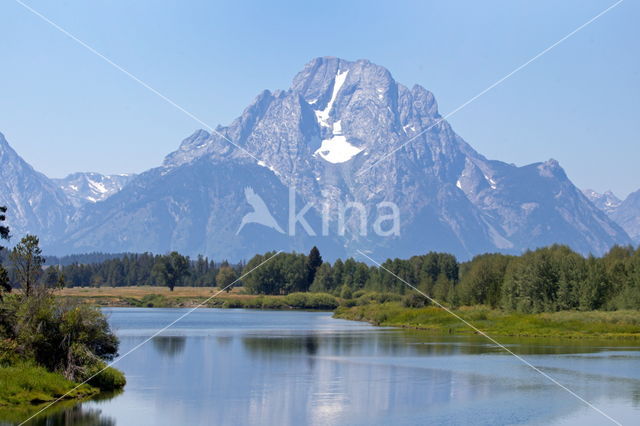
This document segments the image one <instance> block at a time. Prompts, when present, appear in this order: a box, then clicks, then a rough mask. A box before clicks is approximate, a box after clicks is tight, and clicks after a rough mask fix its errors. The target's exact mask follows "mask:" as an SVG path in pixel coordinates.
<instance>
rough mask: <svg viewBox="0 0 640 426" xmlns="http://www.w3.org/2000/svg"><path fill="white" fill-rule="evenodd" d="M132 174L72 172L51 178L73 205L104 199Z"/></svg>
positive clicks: (131, 177)
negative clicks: (60, 177)
mask: <svg viewBox="0 0 640 426" xmlns="http://www.w3.org/2000/svg"><path fill="white" fill-rule="evenodd" d="M134 177H135V175H134V174H121V175H102V174H100V173H93V172H79V173H72V174H70V175H69V176H67V177H65V178H63V179H53V182H55V183H56V184H57V185H58V186H59V187H60V189H62V191H63V192H64V193H65V194H66V196H67V198H69V201H71V203H72V204H73V205H74V206H75V207H81V206H83V205H85V204H87V203H96V202H98V201H104V200H106V199H107V198H109V197H110V196H112V195H113V194H115V193H116V192H118V191H120V190H121V189H122V188H123V187H124V186H125V185H126V184H127V183H129V181H131V179H133V178H134Z"/></svg>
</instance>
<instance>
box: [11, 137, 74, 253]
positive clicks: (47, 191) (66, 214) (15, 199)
mask: <svg viewBox="0 0 640 426" xmlns="http://www.w3.org/2000/svg"><path fill="white" fill-rule="evenodd" d="M0 205H3V206H6V207H7V209H8V211H7V224H8V225H9V227H10V229H11V234H12V235H13V236H15V237H17V238H18V239H19V238H20V237H22V236H23V235H24V234H27V233H34V234H37V235H39V236H40V237H41V239H42V240H43V242H44V243H45V244H47V243H52V242H53V240H55V238H54V236H55V235H56V234H58V233H59V232H63V231H64V229H65V228H66V226H67V224H68V221H69V218H70V216H71V215H72V214H73V212H74V207H73V205H72V203H71V202H70V201H69V199H68V198H67V197H66V195H65V194H64V192H63V191H62V190H61V189H60V188H58V187H57V185H56V184H55V183H53V182H52V181H51V180H50V179H49V178H47V177H46V176H45V175H43V174H42V173H39V172H37V171H36V170H34V169H33V167H31V166H30V165H29V164H27V162H25V161H24V160H23V159H22V158H21V157H20V156H19V155H18V154H17V153H16V152H15V151H14V150H13V148H11V146H9V143H8V142H7V140H6V139H5V137H4V135H3V134H2V133H0ZM14 239H15V238H14Z"/></svg>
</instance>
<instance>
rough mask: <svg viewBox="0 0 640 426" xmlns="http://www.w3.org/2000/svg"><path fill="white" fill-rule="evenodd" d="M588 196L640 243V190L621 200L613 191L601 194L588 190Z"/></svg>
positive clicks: (586, 192) (635, 241)
mask: <svg viewBox="0 0 640 426" xmlns="http://www.w3.org/2000/svg"><path fill="white" fill-rule="evenodd" d="M585 194H586V195H587V197H588V198H589V199H590V200H591V201H592V202H593V203H594V204H595V205H596V206H597V207H598V208H600V209H601V210H602V211H604V212H605V213H606V214H607V215H608V216H609V217H610V218H611V219H612V220H613V221H614V222H616V223H617V224H618V225H620V226H621V227H622V228H623V229H624V230H625V231H626V232H627V234H628V235H629V236H630V237H631V239H632V240H633V241H634V243H636V244H640V190H638V191H636V192H633V193H631V194H629V196H628V197H627V198H626V199H625V200H624V201H622V200H620V199H619V198H618V197H616V196H615V195H614V194H613V193H612V192H611V191H606V192H605V193H604V194H599V193H597V192H595V191H592V190H586V191H585Z"/></svg>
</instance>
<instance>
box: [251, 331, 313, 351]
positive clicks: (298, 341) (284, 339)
mask: <svg viewBox="0 0 640 426" xmlns="http://www.w3.org/2000/svg"><path fill="white" fill-rule="evenodd" d="M242 343H243V344H244V346H245V348H246V349H247V350H248V351H249V352H251V353H252V354H262V355H269V354H275V353H287V354H307V355H315V354H316V353H317V352H318V346H319V344H320V343H319V339H318V337H317V336H314V335H312V334H311V335H305V336H246V337H244V338H243V339H242Z"/></svg>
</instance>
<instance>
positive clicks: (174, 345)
mask: <svg viewBox="0 0 640 426" xmlns="http://www.w3.org/2000/svg"><path fill="white" fill-rule="evenodd" d="M152 342H153V347H154V348H155V349H156V351H158V353H159V354H161V355H165V356H167V357H170V358H173V357H175V356H177V355H180V354H181V353H182V352H184V348H185V346H186V345H187V338H186V337H184V336H156V337H154V338H153V340H152Z"/></svg>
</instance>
